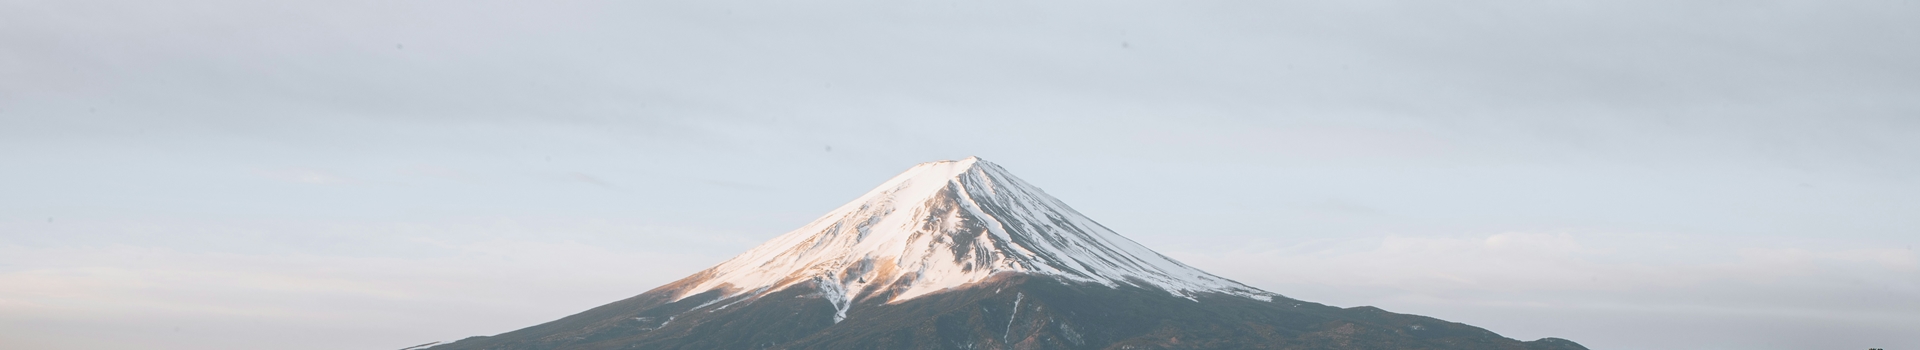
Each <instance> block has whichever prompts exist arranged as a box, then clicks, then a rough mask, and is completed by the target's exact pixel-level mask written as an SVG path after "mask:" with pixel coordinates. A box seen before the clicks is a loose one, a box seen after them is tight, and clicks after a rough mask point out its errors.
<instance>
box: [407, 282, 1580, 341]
mask: <svg viewBox="0 0 1920 350" xmlns="http://www.w3.org/2000/svg"><path fill="white" fill-rule="evenodd" d="M696 277H697V276H696ZM688 280H693V278H689V279H688ZM684 286H685V285H684V284H683V283H675V284H669V285H667V286H662V287H660V288H657V289H655V290H653V291H649V292H647V293H645V294H641V295H639V296H635V297H633V298H628V299H626V300H621V301H618V302H614V303H612V304H607V305H605V306H601V307H597V308H594V309H592V310H587V311H586V312H582V313H579V314H576V315H573V316H568V317H566V318H562V319H559V320H556V321H553V322H548V323H545V324H541V325H537V326H533V327H528V328H525V329H521V330H517V331H513V332H508V333H505V334H500V335H497V336H492V337H473V338H468V339H465V340H461V341H458V342H454V343H450V344H447V345H441V346H436V347H433V348H432V349H434V350H464V349H474V350H486V349H499V350H548V349H556V350H557V349H582V350H586V349H688V350H695V349H698V350H706V349H836V350H837V349H889V350H891V349H1514V350H1584V349H1586V348H1585V347H1582V346H1580V345H1579V344H1576V343H1574V342H1572V341H1567V340H1563V339H1557V338H1545V339H1540V340H1535V341H1528V342H1522V341H1518V340H1514V339H1509V338H1506V337H1502V336H1500V335H1498V334H1494V333H1493V332H1489V331H1487V330H1485V329H1480V328H1478V327H1473V326H1468V325H1465V324H1459V323H1453V322H1447V321H1443V320H1439V319H1434V318H1429V317H1424V316H1417V315H1405V314H1396V313H1391V312H1387V311H1384V310H1380V309H1378V308H1373V307H1355V308H1344V309H1343V308H1337V307H1331V306H1326V305H1321V304H1315V303H1310V302H1304V301H1299V300H1293V299H1287V298H1276V299H1275V300H1273V301H1261V300H1253V299H1247V298H1243V297H1237V296H1230V295H1212V296H1202V297H1198V298H1195V299H1191V300H1190V299H1187V298H1184V297H1179V296H1175V295H1171V294H1168V293H1166V292H1164V291H1160V290H1154V289H1141V288H1134V287H1120V288H1109V287H1105V286H1100V285H1086V284H1068V283H1062V282H1059V281H1057V280H1054V279H1051V278H1045V277H1031V276H1027V275H1020V274H1004V275H1000V276H997V277H996V278H994V279H992V280H990V281H987V282H983V283H978V284H974V285H972V286H971V287H970V288H968V289H964V290H956V291H948V292H945V293H938V294H934V295H928V296H922V297H919V298H914V299H911V300H907V301H904V302H900V303H897V304H892V305H886V304H883V303H882V302H880V301H881V300H886V299H887V296H886V295H885V293H878V295H869V296H867V297H866V298H864V299H862V300H863V301H862V302H860V303H859V304H857V305H854V306H853V307H852V308H851V309H849V310H848V312H847V317H846V320H844V321H842V322H839V323H835V322H833V315H834V307H833V305H832V304H831V303H830V302H828V301H827V300H825V299H822V298H820V297H819V295H818V294H817V292H816V291H815V290H814V289H813V288H810V287H809V286H807V285H804V284H803V285H800V286H796V287H794V288H788V289H786V290H782V291H777V292H773V293H768V294H766V295H764V296H762V297H760V298H758V299H746V298H744V297H742V298H733V299H727V300H715V298H716V297H717V296H718V293H716V292H709V293H705V294H700V295H694V296H689V297H687V298H685V299H682V300H679V301H674V302H669V301H668V299H669V298H670V297H671V296H672V295H673V294H675V292H677V291H678V289H680V288H684Z"/></svg>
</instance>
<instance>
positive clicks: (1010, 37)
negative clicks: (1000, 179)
mask: <svg viewBox="0 0 1920 350" xmlns="http://www.w3.org/2000/svg"><path fill="white" fill-rule="evenodd" d="M1916 23H1920V3H1916V2H1914V1H1905V0H1886V1H1674V0H1663V1H1452V2H1432V1H1409V2H1382V1H1327V2H1301V1H1216V0H1200V1H1131V0H1123V1H1076V0H1065V1H1053V0H1048V1H1006V0H971V1H952V0H904V1H899V0H890V1H733V0H720V1H667V0H640V1H617V2H616V1H604V2H584V1H542V2H497V1H433V0H387V1H324V2H260V1H95V0H47V1H33V0H0V348H8V349H124V348H142V349H257V348H278V349H395V348H401V347H405V346H410V345H415V344H420V343H426V342H429V341H447V340H454V339H459V338H463V337H467V336H473V335H491V334H496V333H500V332H504V331H509V330H513V329H517V328H520V327H524V326H530V325H533V324H536V323H539V322H544V321H548V320H552V319H555V318H558V317H561V316H565V315H569V314H572V313H575V312H579V311H583V310H585V309H587V308H590V307H593V306H597V305H600V304H603V303H607V302H611V301H614V300H618V299H622V298H625V297H628V296H632V295H635V294H639V293H640V292H643V291H646V290H648V289H651V288H652V287H655V286H658V285H660V284H663V283H666V282H668V281H671V280H674V279H678V278H680V277H683V276H686V275H688V274H691V273H693V272H694V271H697V270H699V269H703V268H706V267H708V266H711V265H712V264H715V263H718V262H720V261H721V260H724V259H726V258H728V257H731V256H732V255H733V254H737V253H739V252H742V251H745V250H746V249H747V248H749V247H752V246H754V245H756V244H758V243H760V242H762V241H764V240H766V239H769V238H772V237H774V236H776V235H779V234H781V233H785V232H786V231H787V230H791V229H794V228H797V227H799V226H801V225H803V224H805V223H806V222H808V221H811V220H812V219H813V218H814V217H815V216H817V215H822V214H824V213H826V212H827V211H828V210H831V209H832V208H834V207H836V206H838V205H840V204H842V203H844V202H845V201H848V200H851V199H853V198H854V197H856V196H858V195H860V194H861V193H863V192H865V191H866V190H868V189H869V188H871V187H872V186H876V185H878V184H879V183H880V182H881V181H883V180H885V179H886V178H888V177H891V176H893V175H894V174H896V173H898V172H899V171H902V170H905V169H906V168H908V167H910V166H912V165H913V164H915V163H919V162H925V161H933V160H941V159H958V158H963V157H966V156H969V155H977V156H980V157H983V158H985V159H988V160H990V161H993V162H995V163H998V164H1000V165H1002V166H1004V167H1006V168H1007V169H1008V170H1010V171H1012V172H1013V173H1014V174H1016V175H1018V176H1020V177H1022V178H1024V179H1025V180H1027V181H1028V182H1031V183H1033V184H1036V185H1038V186H1040V187H1042V188H1044V189H1046V190H1047V191H1048V192H1049V193H1051V194H1053V195H1054V196H1057V197H1059V198H1061V199H1062V200H1064V201H1066V202H1067V203H1069V204H1071V205H1073V206H1075V208H1077V209H1079V210H1080V211H1082V212H1084V213H1086V214H1088V215H1089V216H1091V217H1093V218H1094V219H1096V220H1099V221H1100V222H1101V223H1103V224H1105V225H1107V226H1109V227H1111V228H1113V229H1115V230H1117V231H1119V232H1120V233H1121V234H1123V235H1127V236H1128V237H1131V238H1133V239H1135V240H1137V241H1140V242H1141V243H1143V244H1145V245H1147V246H1149V247H1151V248H1154V249H1156V250H1158V251H1160V252H1163V253H1165V254H1167V255H1169V256H1172V257H1175V258H1177V259H1180V260H1182V261H1185V262H1187V263H1189V264H1192V265H1194V266H1197V267H1200V268H1202V269H1205V270H1208V271H1211V272H1213V273H1216V274H1219V275H1222V276H1225V277H1228V278H1233V279H1236V280H1239V281H1242V282H1245V283H1248V284H1251V285H1253V286H1256V287H1260V288H1264V289H1267V290H1270V291H1273V292H1277V293H1280V294H1283V295H1287V296H1290V297H1294V298H1299V299H1304V300H1309V301H1316V302H1322V303H1327V304H1332V305H1336V306H1343V307H1347V306H1360V305H1374V306H1379V307H1382V308H1385V309H1387V310H1390V311H1396V312H1403V313H1415V314H1422V315H1427V316H1433V317H1437V318H1441V319H1446V320H1450V321H1456V322H1464V323H1468V324H1472V325H1476V326H1481V327H1484V328H1487V329H1489V330H1492V331H1495V332H1498V333H1500V334H1502V335H1506V336H1509V337H1513V338H1518V339H1522V340H1531V339H1536V338H1540V337H1549V336H1551V337H1562V338H1567V339H1572V340H1575V341H1578V342H1581V343H1583V344H1586V345H1587V346H1589V347H1592V348H1595V349H1681V348H1686V349H1810V348H1823V349H1848V348H1852V349H1865V348H1869V347H1875V348H1888V349H1902V348H1916V347H1920V337H1915V336H1914V334H1916V333H1920V253H1916V252H1915V250H1914V245H1915V244H1916V243H1920V242H1916V241H1920V25H1916Z"/></svg>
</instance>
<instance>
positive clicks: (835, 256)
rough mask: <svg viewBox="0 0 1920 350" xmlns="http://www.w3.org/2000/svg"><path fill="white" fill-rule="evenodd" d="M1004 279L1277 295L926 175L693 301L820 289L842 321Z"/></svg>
mask: <svg viewBox="0 0 1920 350" xmlns="http://www.w3.org/2000/svg"><path fill="white" fill-rule="evenodd" d="M1001 273H1021V274H1028V275H1036V276H1048V277H1053V278H1058V279H1061V280H1065V281H1073V282H1087V283H1096V284H1100V285H1105V286H1109V287H1111V286H1119V285H1130V286H1135V287H1145V288H1158V289H1161V290H1165V291H1169V292H1172V293H1174V294H1178V295H1181V296H1183V297H1186V298H1189V299H1191V298H1193V297H1194V296H1195V295H1197V294H1198V293H1208V292H1213V293H1225V294H1233V295H1241V296H1247V297H1254V298H1258V299H1260V300H1268V299H1270V298H1271V297H1273V296H1274V295H1273V294H1272V293H1267V292H1264V291H1260V290H1258V289H1254V288H1253V287H1248V286H1245V285H1242V284H1240V283H1238V282H1234V281H1231V280H1228V279H1225V278H1220V277H1218V276H1214V275H1212V274H1208V273H1206V272H1205V271H1200V270H1199V269H1195V268H1193V267H1190V266H1187V265H1185V264H1181V263H1180V262H1178V261H1174V260H1173V259H1169V258H1167V257H1166V256H1162V255H1160V254H1159V253H1155V252H1153V251H1152V250H1149V249H1147V247H1144V246H1141V245H1140V244H1139V243H1134V242H1133V241H1131V240H1128V239H1127V238H1126V237H1121V236H1120V235H1119V234H1117V233H1114V232H1113V231H1112V230H1109V229H1107V228H1106V227H1105V226H1101V225H1100V224H1099V223H1095V222H1093V220H1091V219H1088V218H1087V217H1086V216H1085V215H1081V214H1080V212H1077V211H1074V210H1073V208H1070V207H1068V206H1067V204H1066V203H1062V202H1060V200H1058V199H1054V198H1053V197H1052V196H1048V195H1047V194H1046V192H1042V191H1040V189H1039V188H1035V187H1033V186H1031V185H1028V184H1027V183H1026V182H1025V181H1021V180H1020V179H1019V178H1016V177H1014V176H1013V174H1009V173H1007V171H1006V170H1005V169H1002V168H1000V166H998V165H994V164H993V163H989V162H987V161H985V160H981V159H980V158H977V157H969V158H967V159H964V160H958V161H952V160H949V161H938V162H929V163H921V164H920V165H915V166H914V167H913V168H912V169H907V171H906V172H904V173H901V174H900V175H898V176H894V177H893V179H891V180H887V182H885V183H882V184H881V185H880V187H878V188H875V189H873V190H872V191H869V192H867V194H866V195H863V196H860V198H859V199H855V200H853V202H850V203H847V204H846V205H842V206H840V208H839V209H835V210H834V211H833V212H830V213H827V215H825V216H822V217H820V219H817V220H814V221H813V223H811V224H807V226H805V227H801V228H800V229H799V230H794V231H792V232H789V233H787V234H785V235H781V236H780V237H778V238H774V239H773V240H772V241H769V242H767V243H765V244H761V245H760V246H759V247H755V248H753V250H748V251H747V252H746V254H741V255H740V256H737V257H734V258H733V259H732V260H727V261H726V262H723V263H720V265H719V266H715V267H713V268H711V269H708V270H706V271H702V272H701V273H699V274H696V275H695V277H694V278H690V279H688V280H687V281H685V282H689V283H691V284H694V287H693V288H690V289H687V290H685V291H682V292H680V293H681V294H680V295H678V296H677V297H681V298H684V297H686V296H688V295H693V294H697V293H701V292H705V291H710V290H719V291H721V293H720V295H721V296H722V297H732V296H736V295H755V296H757V295H760V294H765V293H768V292H770V291H777V290H781V289H784V288H787V287H790V286H793V285H795V284H800V283H812V284H813V285H814V286H815V287H819V288H822V289H823V290H824V291H826V292H827V293H828V295H827V296H826V298H827V299H828V300H830V301H832V302H833V305H834V307H835V308H836V313H835V316H834V320H835V321H839V320H841V319H842V318H844V317H845V316H846V311H847V308H848V307H849V306H850V305H852V304H853V303H852V302H853V301H854V300H856V299H865V298H882V299H880V300H881V301H884V302H887V303H896V302H900V301H904V300H909V299H913V298H915V297H920V296H924V295H927V294H929V293H936V292H940V291H943V290H949V289H952V288H955V287H960V286H965V285H969V284H974V283H979V282H981V281H985V280H986V279H987V278H989V277H992V276H994V275H996V274H1001Z"/></svg>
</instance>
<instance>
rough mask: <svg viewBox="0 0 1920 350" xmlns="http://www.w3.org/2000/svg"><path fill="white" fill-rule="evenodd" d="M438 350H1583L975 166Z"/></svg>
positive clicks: (924, 168) (928, 174)
mask: <svg viewBox="0 0 1920 350" xmlns="http://www.w3.org/2000/svg"><path fill="white" fill-rule="evenodd" d="M431 349H433V350H467V349H472V350H562V349H568V350H571V349H580V350H588V349H594V350H598V349H689V350H693V349H700V350H705V349H982V350H984V349H1009V350H1011V349H1515V350H1521V349H1525V350H1584V349H1585V347H1582V346H1580V345H1579V344H1576V343H1574V342H1572V341H1567V340H1563V339H1557V338H1545V339H1540V340H1534V341H1524V342H1523V341H1518V340H1514V339H1510V338H1506V337H1502V336H1500V335H1499V334H1495V333H1493V332H1490V331H1487V330H1485V329H1480V328H1478V327H1473V326H1469V325H1465V324H1460V323H1453V322H1447V321H1443V320H1439V319H1434V318H1429V317H1424V316H1417V315H1406V314H1396V313H1391V312H1387V311H1385V310H1380V309H1378V308H1373V307H1354V308H1338V307H1332V306H1327V305H1322V304H1317V303H1312V302H1306V301H1300V300H1295V299H1291V298H1287V297H1284V296H1281V295H1279V294H1274V293H1271V292H1267V291H1263V290H1260V289H1258V288H1253V287H1250V286H1247V285H1243V284H1240V283H1239V282H1234V281H1233V280H1229V279H1226V278H1222V277H1219V276H1215V275H1213V274H1209V273H1207V272H1205V271H1201V270H1199V269H1196V268H1193V267H1191V266H1187V265H1186V264H1182V263H1180V262H1178V261H1174V260H1173V259H1172V258H1168V257H1166V256H1163V255H1160V254H1159V253H1155V252H1154V251H1153V250H1151V249H1147V248H1146V247H1145V246H1141V245H1140V244H1139V243H1135V242H1133V241H1132V240H1128V239H1127V238H1126V237H1122V236H1120V235H1119V234H1118V233H1115V232H1113V231H1112V230H1109V229H1107V228H1106V227H1105V226H1101V225H1100V224H1098V223H1095V222H1094V221H1093V220H1091V219H1089V218H1087V217H1086V216H1084V215H1081V214H1080V213H1079V212H1077V211H1074V210H1073V208H1071V207H1068V206H1067V205H1066V203H1062V202H1060V201H1059V200H1058V199H1054V198H1053V197H1052V196H1048V195H1047V194H1046V193H1045V192H1042V191H1040V189H1039V188H1037V187H1034V186H1032V185H1029V184H1027V183H1026V182H1023V181H1021V180H1020V179H1019V178H1016V177H1014V176H1013V175H1012V174H1010V173H1008V172H1007V171H1006V170H1005V169H1002V168H1001V167H999V166H997V165H994V164H992V163H988V162H986V161H984V160H980V159H979V158H967V159H964V160H958V161H940V162H931V163H922V164H920V165H917V166H914V167H913V168H911V169H908V170H907V171H906V172H904V173H901V174H900V175H898V176H895V177H894V178H893V179H890V180H888V181H887V182H886V183H883V184H881V185H880V187H878V188H875V189H874V190H872V191H869V192H868V193H867V194H865V195H862V196H861V197H860V198H858V199H855V200H854V201H852V202H849V203H847V204H846V205H843V206H841V207H840V208H838V209H835V210H834V211H832V212H830V213H828V214H827V215H825V216H822V217H821V218H820V219H818V220H815V221H813V222H812V223H809V224H807V225H806V226H804V227H801V228H800V229H798V230H794V231H792V232H789V233H787V234H785V235H781V236H779V237H777V238H774V239H773V240H771V241H768V242H767V243H764V244H761V245H760V246H758V247H755V248H753V249H752V250H748V251H747V252H746V253H743V254H741V255H739V256H736V257H734V258H732V259H729V260H727V261H725V262H722V263H720V264H719V265H717V266H714V267H712V268H708V269H706V270H703V271H700V272H698V273H695V274H693V275H692V276H688V277H686V278H683V279H681V280H679V281H675V282H673V283H669V284H667V285H664V286H661V287H658V288H655V289H653V290H651V291H647V292H646V293H642V294H640V295H638V296H634V297H632V298H628V299H626V300H621V301H617V302H613V303H611V304H607V305H604V306H600V307H596V308H593V309H591V310H587V311H585V312H581V313H579V314H574V315H572V316H567V317H565V318H561V319H559V320H555V321H552V322H547V323H544V324H540V325H536V326H532V327H527V328H524V329H520V330H516V331H512V332H507V333H503V334H500V335H495V336H488V337H472V338H467V339H463V340H460V341H457V342H453V343H448V344H444V345H440V346H435V347H432V348H431Z"/></svg>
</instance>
